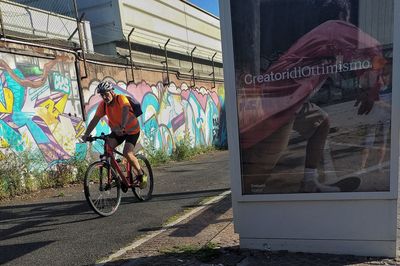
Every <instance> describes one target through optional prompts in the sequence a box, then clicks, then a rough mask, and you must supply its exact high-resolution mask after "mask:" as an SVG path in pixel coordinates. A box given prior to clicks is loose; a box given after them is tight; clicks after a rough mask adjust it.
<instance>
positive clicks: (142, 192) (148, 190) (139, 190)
mask: <svg viewBox="0 0 400 266" xmlns="http://www.w3.org/2000/svg"><path fill="white" fill-rule="evenodd" d="M135 156H136V158H137V159H138V161H139V164H140V168H141V169H142V170H143V172H144V175H143V178H144V179H145V181H146V182H145V184H140V185H139V186H134V187H132V191H133V194H135V197H136V198H137V199H138V200H140V201H146V200H150V199H151V197H152V194H153V187H154V180H153V171H152V170H151V166H150V162H149V161H148V160H147V158H146V157H144V155H142V154H136V155H135ZM131 171H132V173H133V169H131Z"/></svg>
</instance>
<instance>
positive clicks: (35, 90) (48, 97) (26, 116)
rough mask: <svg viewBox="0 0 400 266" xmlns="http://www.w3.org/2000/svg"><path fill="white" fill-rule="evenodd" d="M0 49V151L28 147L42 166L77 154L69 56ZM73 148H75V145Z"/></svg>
mask: <svg viewBox="0 0 400 266" xmlns="http://www.w3.org/2000/svg"><path fill="white" fill-rule="evenodd" d="M49 58H50V59H47V58H46V57H44V56H43V58H42V57H33V56H23V55H18V54H11V53H1V52H0V156H2V157H4V156H7V153H9V152H23V151H28V152H30V153H31V154H35V157H36V159H38V158H37V157H40V159H42V161H43V162H44V165H46V166H48V165H51V164H54V163H57V162H59V161H63V160H68V159H70V158H71V157H72V156H74V155H76V154H77V147H78V149H79V145H78V146H76V145H75V144H76V140H77V138H78V137H79V136H80V135H81V134H82V133H83V132H84V129H85V124H84V122H83V120H82V108H81V105H80V99H79V93H78V83H77V75H76V70H75V65H74V60H75V58H74V56H71V55H68V54H55V55H54V56H53V57H52V58H51V57H49ZM78 153H79V151H78Z"/></svg>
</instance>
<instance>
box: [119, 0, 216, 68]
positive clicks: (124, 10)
mask: <svg viewBox="0 0 400 266" xmlns="http://www.w3.org/2000/svg"><path fill="white" fill-rule="evenodd" d="M119 4H120V13H121V21H122V22H121V24H122V31H123V32H124V35H125V36H126V38H127V37H128V34H129V32H130V31H131V29H132V28H135V31H134V32H133V34H132V37H131V38H132V39H133V40H134V41H135V42H136V43H140V44H146V45H148V46H153V47H154V46H155V47H158V46H159V45H161V46H163V45H164V44H165V43H166V41H167V40H168V39H169V38H170V39H171V40H170V42H169V43H168V46H167V47H168V49H169V50H171V51H176V52H179V53H182V54H186V53H187V52H189V53H190V52H191V50H192V49H193V48H194V47H195V46H196V47H197V48H196V50H195V52H194V55H195V56H197V57H202V58H211V56H212V55H213V54H214V52H219V55H217V56H216V58H215V60H216V61H219V62H222V57H221V33H220V29H219V19H218V18H216V17H214V16H212V15H211V14H209V13H206V12H205V11H202V10H200V9H198V8H196V7H194V6H192V5H190V4H189V3H186V2H185V1H181V0H162V1H155V0H148V1H132V0H120V1H119Z"/></svg>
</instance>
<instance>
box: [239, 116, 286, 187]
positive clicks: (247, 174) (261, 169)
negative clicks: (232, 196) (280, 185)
mask: <svg viewBox="0 0 400 266" xmlns="http://www.w3.org/2000/svg"><path fill="white" fill-rule="evenodd" d="M292 126H293V120H292V121H290V122H288V123H287V124H286V125H284V126H282V127H281V128H280V129H278V130H277V131H276V132H274V133H273V134H272V135H270V136H268V137H267V138H265V139H263V140H262V141H260V142H258V143H257V144H256V145H254V146H253V147H251V148H248V149H244V150H242V151H241V160H242V172H243V173H242V174H243V181H242V183H243V193H245V194H250V193H262V192H263V191H262V190H263V188H264V187H265V181H266V179H267V178H268V175H269V174H270V173H271V170H272V169H273V168H274V167H275V165H276V163H277V162H278V160H279V158H280V156H281V154H282V152H283V151H284V150H285V149H286V147H287V144H288V142H289V136H290V132H291V130H292Z"/></svg>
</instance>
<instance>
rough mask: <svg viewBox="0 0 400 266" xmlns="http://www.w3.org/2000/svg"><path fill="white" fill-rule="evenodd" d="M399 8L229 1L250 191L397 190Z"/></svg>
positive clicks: (388, 1)
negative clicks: (394, 112) (394, 139)
mask: <svg viewBox="0 0 400 266" xmlns="http://www.w3.org/2000/svg"><path fill="white" fill-rule="evenodd" d="M393 6H394V2H393V0H385V1H379V3H378V1H362V0H348V1H347V0H330V1H325V0H319V1H317V0H305V1H294V0H275V1H271V0H256V1H230V12H231V13H230V16H231V24H232V44H233V60H234V66H235V69H234V70H235V73H234V74H235V90H236V99H237V112H238V130H239V150H240V165H241V184H242V186H241V190H242V194H246V195H248V194H291V193H332V192H339V193H342V192H387V191H390V161H391V159H393V158H390V154H391V152H390V149H391V124H392V123H391V120H392V117H391V109H392V108H391V103H392V65H393V64H392V61H393V59H392V57H393V16H394V14H393V10H394V8H393Z"/></svg>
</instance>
